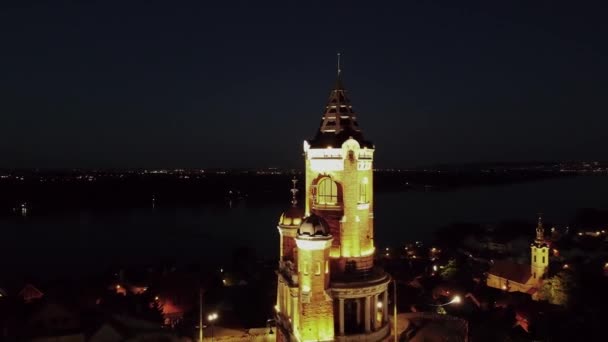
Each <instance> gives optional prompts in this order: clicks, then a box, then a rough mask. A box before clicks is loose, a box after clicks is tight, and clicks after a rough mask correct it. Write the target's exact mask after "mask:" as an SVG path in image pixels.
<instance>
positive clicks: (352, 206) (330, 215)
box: [304, 139, 374, 269]
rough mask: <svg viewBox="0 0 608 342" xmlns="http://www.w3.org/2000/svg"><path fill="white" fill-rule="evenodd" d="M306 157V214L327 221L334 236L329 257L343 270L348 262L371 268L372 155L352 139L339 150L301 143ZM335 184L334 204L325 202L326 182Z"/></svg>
mask: <svg viewBox="0 0 608 342" xmlns="http://www.w3.org/2000/svg"><path fill="white" fill-rule="evenodd" d="M304 152H305V155H306V201H305V205H306V208H305V211H306V214H307V215H309V214H310V213H313V212H314V213H317V214H319V215H321V216H323V217H324V218H326V219H327V220H328V223H329V224H330V226H332V227H335V226H337V227H339V229H337V230H333V229H332V235H334V239H335V241H334V244H333V246H332V248H331V257H332V258H334V259H336V258H340V259H341V260H340V262H339V268H340V269H343V268H344V267H345V263H346V262H347V261H349V260H351V259H352V260H354V261H355V262H356V265H357V268H358V269H368V268H371V267H372V266H373V254H374V229H373V203H374V191H373V154H374V150H373V149H370V148H361V147H360V145H359V143H358V142H357V141H356V140H354V139H348V140H346V141H345V142H344V143H343V144H342V146H341V147H340V148H333V147H328V148H316V149H314V148H310V146H309V145H308V143H307V142H304ZM327 179H331V181H333V182H335V183H336V185H337V191H338V201H337V203H328V201H326V198H328V196H327V195H324V194H323V191H326V190H327V189H328V187H327V186H325V183H326V180H327Z"/></svg>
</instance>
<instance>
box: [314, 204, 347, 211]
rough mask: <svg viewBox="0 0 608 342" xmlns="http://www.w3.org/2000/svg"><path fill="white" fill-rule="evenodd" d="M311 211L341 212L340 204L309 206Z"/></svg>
mask: <svg viewBox="0 0 608 342" xmlns="http://www.w3.org/2000/svg"><path fill="white" fill-rule="evenodd" d="M311 208H312V210H315V211H342V210H343V208H342V203H335V204H327V203H322V204H321V203H313V204H312V206H311Z"/></svg>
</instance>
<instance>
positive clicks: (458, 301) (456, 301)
mask: <svg viewBox="0 0 608 342" xmlns="http://www.w3.org/2000/svg"><path fill="white" fill-rule="evenodd" d="M460 302H462V298H460V296H454V297H452V300H450V301H449V302H447V303H443V304H439V305H435V304H430V305H431V306H446V305H450V304H460Z"/></svg>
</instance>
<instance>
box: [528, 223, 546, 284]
mask: <svg viewBox="0 0 608 342" xmlns="http://www.w3.org/2000/svg"><path fill="white" fill-rule="evenodd" d="M530 248H531V249H532V250H531V260H530V262H531V272H532V279H533V280H534V282H536V283H538V282H539V281H540V280H541V279H542V277H543V276H544V275H545V273H546V272H547V268H548V267H549V245H548V244H547V242H546V241H545V229H544V228H543V222H542V217H541V216H540V215H539V216H538V225H537V226H536V239H534V243H532V244H531V245H530Z"/></svg>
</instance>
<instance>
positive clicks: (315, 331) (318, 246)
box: [294, 236, 334, 341]
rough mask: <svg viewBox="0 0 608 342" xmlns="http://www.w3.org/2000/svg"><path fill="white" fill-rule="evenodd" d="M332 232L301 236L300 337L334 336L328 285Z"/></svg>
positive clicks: (297, 328) (320, 338)
mask: <svg viewBox="0 0 608 342" xmlns="http://www.w3.org/2000/svg"><path fill="white" fill-rule="evenodd" d="M331 241H332V238H331V236H326V237H312V238H310V237H298V238H296V243H297V246H298V279H299V312H298V314H299V317H298V319H297V322H296V324H294V326H295V335H296V337H297V338H298V339H299V340H300V341H332V340H333V339H334V312H333V307H334V306H333V301H332V299H331V297H330V296H329V295H328V294H327V292H326V290H327V288H328V287H329V276H330V274H329V265H328V260H329V248H330V246H331Z"/></svg>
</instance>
